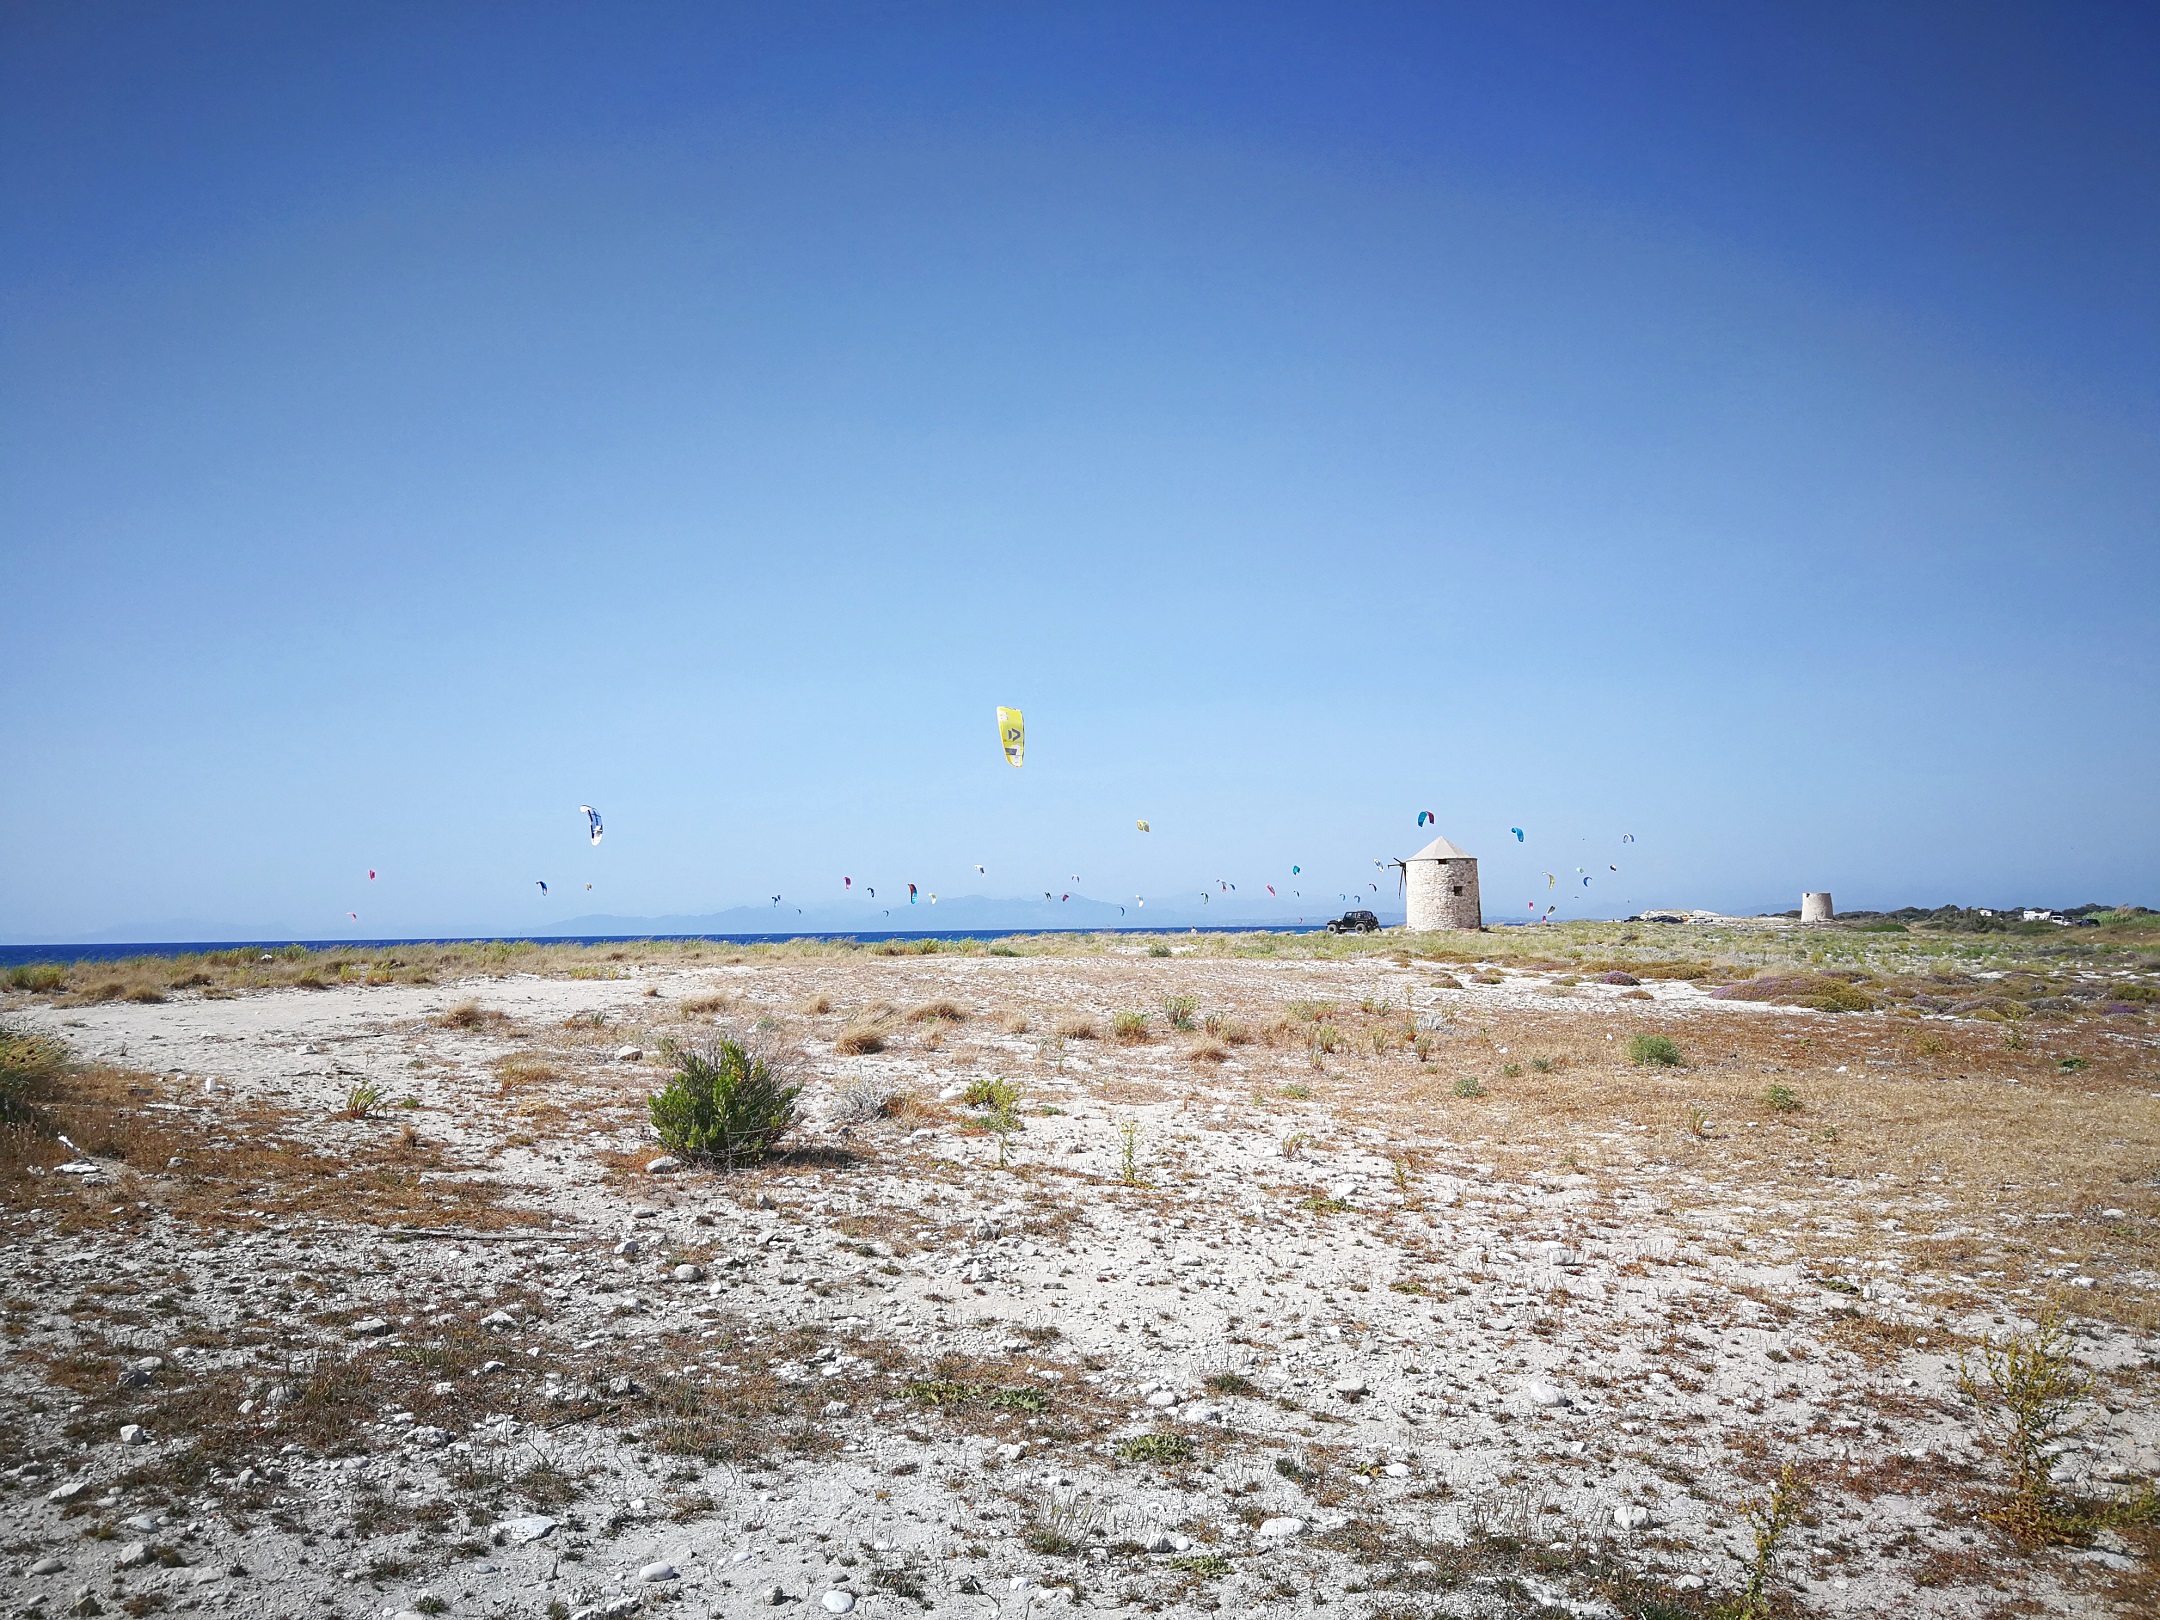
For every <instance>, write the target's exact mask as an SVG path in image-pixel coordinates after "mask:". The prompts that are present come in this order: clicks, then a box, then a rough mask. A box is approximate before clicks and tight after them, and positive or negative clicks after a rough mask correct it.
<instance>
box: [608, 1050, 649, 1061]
mask: <svg viewBox="0 0 2160 1620" xmlns="http://www.w3.org/2000/svg"><path fill="white" fill-rule="evenodd" d="M644 1056H645V1049H644V1048H643V1047H640V1046H618V1047H616V1048H615V1061H616V1062H617V1063H635V1062H637V1061H638V1060H639V1059H641V1058H643V1057H644Z"/></svg>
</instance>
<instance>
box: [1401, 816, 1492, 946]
mask: <svg viewBox="0 0 2160 1620" xmlns="http://www.w3.org/2000/svg"><path fill="white" fill-rule="evenodd" d="M1403 879H1404V882H1403V887H1404V890H1405V893H1406V897H1407V901H1408V905H1407V911H1408V914H1409V915H1408V922H1409V927H1410V931H1411V932H1412V933H1416V934H1428V933H1436V932H1439V931H1440V930H1443V929H1466V930H1469V931H1471V932H1473V933H1474V932H1475V931H1477V930H1478V929H1480V928H1483V927H1484V926H1485V913H1484V907H1483V904H1482V902H1481V901H1480V900H1479V898H1478V875H1477V857H1476V856H1475V855H1472V854H1470V853H1469V852H1468V851H1467V850H1463V849H1458V848H1456V846H1455V845H1453V844H1451V843H1449V842H1448V841H1447V840H1446V839H1445V838H1435V839H1434V840H1433V841H1432V842H1431V843H1429V844H1427V845H1426V846H1425V847H1424V848H1423V849H1421V850H1419V851H1418V852H1417V853H1416V854H1415V855H1413V856H1411V857H1410V858H1409V859H1408V860H1407V861H1405V862H1403Z"/></svg>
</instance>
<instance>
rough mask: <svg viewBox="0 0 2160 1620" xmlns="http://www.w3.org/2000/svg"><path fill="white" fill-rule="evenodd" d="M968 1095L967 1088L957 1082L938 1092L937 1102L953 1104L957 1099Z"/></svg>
mask: <svg viewBox="0 0 2160 1620" xmlns="http://www.w3.org/2000/svg"><path fill="white" fill-rule="evenodd" d="M966 1095H967V1087H966V1086H964V1085H962V1084H961V1083H960V1082H959V1081H957V1080H955V1081H954V1082H953V1083H952V1084H951V1085H949V1086H946V1087H943V1088H942V1089H941V1090H940V1091H939V1092H938V1094H937V1100H938V1101H939V1102H951V1101H952V1100H953V1099H954V1098H955V1097H965V1096H966Z"/></svg>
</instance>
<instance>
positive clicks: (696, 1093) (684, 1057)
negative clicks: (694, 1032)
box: [649, 1039, 802, 1166]
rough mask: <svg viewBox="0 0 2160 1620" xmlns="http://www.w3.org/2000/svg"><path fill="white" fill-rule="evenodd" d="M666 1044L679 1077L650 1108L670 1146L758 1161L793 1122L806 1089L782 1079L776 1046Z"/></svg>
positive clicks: (725, 1161) (729, 1161) (733, 1160)
mask: <svg viewBox="0 0 2160 1620" xmlns="http://www.w3.org/2000/svg"><path fill="white" fill-rule="evenodd" d="M663 1050H664V1052H665V1055H666V1056H667V1057H668V1058H669V1059H670V1060H671V1061H672V1062H673V1063H674V1065H675V1075H674V1078H673V1079H671V1080H670V1081H669V1082H668V1084H667V1089H666V1090H665V1091H662V1092H659V1093H658V1094H657V1095H655V1096H653V1097H652V1098H651V1099H649V1106H650V1107H651V1109H652V1122H653V1129H654V1130H655V1131H657V1132H658V1133H659V1135H660V1140H661V1141H662V1142H663V1143H665V1144H666V1145H667V1148H668V1150H669V1151H670V1152H673V1153H689V1154H696V1155H698V1156H699V1157H701V1158H707V1159H712V1160H715V1161H717V1162H718V1163H720V1164H722V1165H728V1166H733V1165H737V1164H755V1163H757V1162H758V1161H759V1160H760V1159H762V1158H764V1157H765V1155H766V1154H767V1153H769V1152H771V1151H772V1148H773V1146H774V1144H775V1143H777V1142H778V1141H779V1140H780V1138H781V1137H783V1136H785V1135H786V1134H787V1132H788V1130H789V1129H790V1128H791V1127H792V1126H793V1125H794V1123H795V1116H796V1106H795V1100H796V1098H798V1097H799V1096H801V1095H802V1087H801V1086H791V1085H787V1084H785V1083H783V1080H782V1077H781V1076H780V1075H779V1074H777V1073H776V1072H775V1071H774V1060H773V1058H772V1055H771V1054H770V1053H769V1052H764V1051H754V1050H752V1049H750V1048H748V1047H746V1046H744V1045H743V1044H742V1043H741V1042H739V1041H731V1040H725V1039H722V1040H716V1041H712V1042H710V1043H709V1044H707V1045H705V1046H701V1047H674V1046H669V1047H667V1048H664V1049H663Z"/></svg>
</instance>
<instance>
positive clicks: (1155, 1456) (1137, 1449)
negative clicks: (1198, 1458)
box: [1117, 1434, 1193, 1466]
mask: <svg viewBox="0 0 2160 1620" xmlns="http://www.w3.org/2000/svg"><path fill="white" fill-rule="evenodd" d="M1117 1454H1118V1455H1119V1456H1120V1457H1122V1458H1124V1459H1125V1461H1127V1462H1149V1463H1161V1464H1163V1465H1165V1466H1171V1465H1175V1464H1177V1463H1184V1462H1191V1461H1192V1455H1193V1443H1192V1441H1190V1440H1189V1439H1187V1438H1186V1437H1185V1436H1184V1435H1182V1434H1136V1435H1133V1436H1131V1437H1130V1438H1128V1439H1124V1440H1120V1441H1119V1442H1118V1443H1117Z"/></svg>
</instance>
